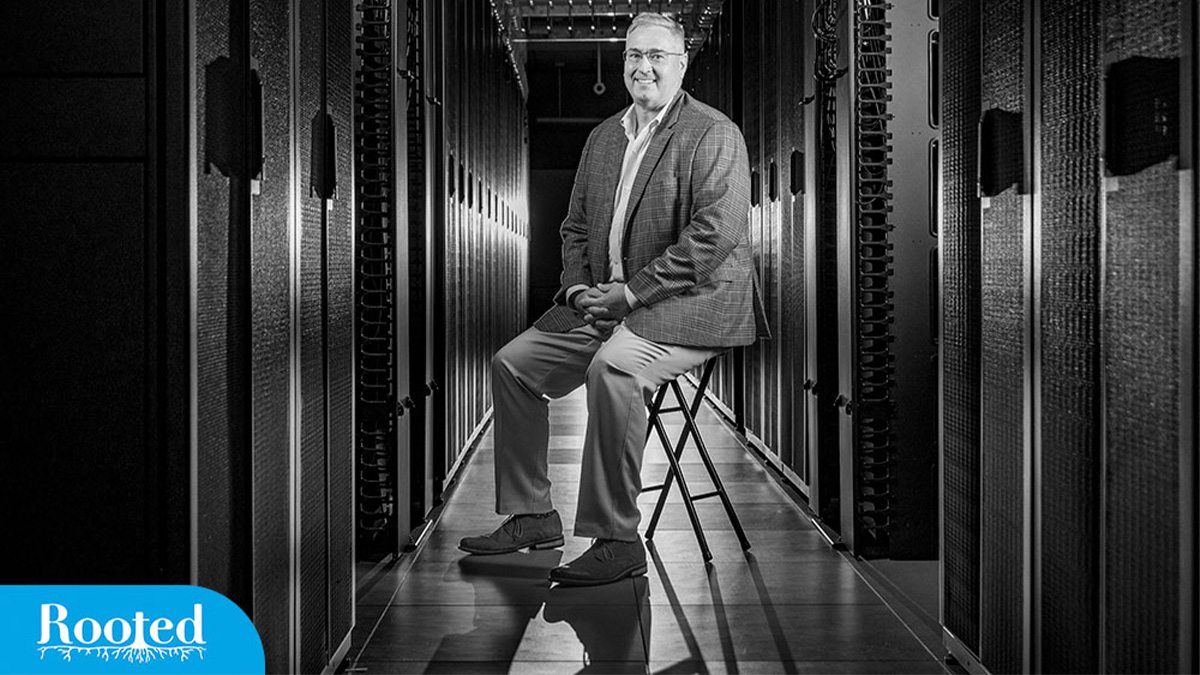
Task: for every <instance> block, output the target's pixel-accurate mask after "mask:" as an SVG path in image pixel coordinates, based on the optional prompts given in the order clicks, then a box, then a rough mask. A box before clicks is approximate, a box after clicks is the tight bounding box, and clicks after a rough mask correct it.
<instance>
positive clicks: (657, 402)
mask: <svg viewBox="0 0 1200 675" xmlns="http://www.w3.org/2000/svg"><path fill="white" fill-rule="evenodd" d="M717 358H718V357H717V356H714V357H712V358H711V359H709V360H708V361H706V362H705V363H704V371H703V373H702V374H701V376H700V382H699V384H697V385H696V395H695V396H694V397H693V398H692V400H691V401H690V402H688V401H687V400H686V399H685V398H684V395H683V389H682V388H681V387H680V386H679V380H678V379H675V380H672V381H670V382H666V383H663V385H662V386H660V387H659V388H658V391H657V392H656V393H655V394H654V400H653V401H652V402H651V403H650V408H649V410H650V420H649V422H650V423H649V426H648V428H647V429H646V440H647V441H649V440H650V434H651V432H652V431H657V432H658V440H659V442H661V443H662V447H663V451H664V452H665V453H666V455H667V461H668V462H670V468H669V469H668V470H667V477H666V480H665V481H664V482H663V483H662V484H660V485H651V486H649V487H644V488H642V492H652V491H654V490H661V493H660V494H659V496H658V503H657V504H656V505H655V506H654V515H653V516H652V517H651V518H650V526H649V527H648V528H646V538H647V539H652V538H653V537H654V529H655V528H656V527H657V526H658V518H659V516H661V515H662V509H663V505H664V504H666V503H667V496H668V493H669V492H670V490H671V483H672V481H674V480H678V481H679V492H680V494H681V495H682V496H683V505H684V507H685V508H686V509H687V514H688V518H689V519H690V520H691V521H692V530H693V531H694V532H695V533H696V541H697V542H699V544H700V553H701V554H702V555H703V556H704V562H706V563H707V562H709V561H711V560H712V551H710V550H709V548H708V540H707V539H706V538H705V537H704V528H703V526H701V525H700V518H699V517H698V516H697V515H696V506H695V504H694V503H693V502H696V501H699V500H701V499H707V498H709V497H720V498H721V503H722V504H724V506H725V513H726V514H728V516H729V522H731V523H733V529H734V531H736V532H737V536H738V540H739V541H741V543H742V548H743V549H745V550H748V549H749V548H750V540H748V539H747V538H746V532H745V531H744V530H743V529H742V522H741V521H740V520H738V516H737V512H736V511H734V510H733V504H732V503H731V502H730V501H729V495H728V494H726V492H725V486H724V485H723V484H722V483H721V477H720V476H718V475H717V468H716V466H714V465H713V461H712V458H711V457H710V456H709V454H708V448H707V447H706V446H705V445H704V439H703V438H702V437H701V436H700V427H699V426H697V424H696V414H697V413H698V412H700V406H701V404H703V403H704V391H705V389H707V388H708V381H709V379H710V378H711V377H712V373H713V368H714V367H716V365H717ZM668 388H670V389H671V390H672V391H674V392H675V401H676V404H677V405H676V406H675V407H672V408H664V407H662V405H663V402H664V401H665V399H666V396H667V389H668ZM672 412H678V413H682V414H683V431H682V433H680V434H679V439H678V441H676V442H675V443H674V444H672V443H671V439H670V437H669V436H668V435H667V430H666V427H664V426H663V423H662V419H661V418H660V416H661V415H662V414H663V413H672ZM689 436H691V437H692V439H693V440H694V441H695V445H696V450H697V451H699V453H700V460H701V461H702V462H704V468H705V469H706V470H707V471H708V476H709V478H710V479H712V484H713V487H715V488H716V489H715V490H713V491H712V492H705V493H702V494H698V495H693V494H692V493H691V490H689V489H688V485H687V481H686V480H684V477H683V471H682V470H681V468H680V466H679V460H680V458H681V457H682V456H683V449H684V447H685V446H686V445H687V440H688V437H689ZM672 445H674V450H672V449H671V448H672Z"/></svg>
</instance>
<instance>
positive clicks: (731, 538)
mask: <svg viewBox="0 0 1200 675" xmlns="http://www.w3.org/2000/svg"><path fill="white" fill-rule="evenodd" d="M705 538H706V539H707V540H708V546H709V550H710V551H712V554H713V561H714V562H715V563H723V562H726V561H735V562H736V561H742V560H745V559H746V557H747V556H749V557H752V558H753V559H755V560H757V561H759V562H760V563H761V562H764V561H768V560H781V561H795V562H803V561H809V560H827V561H830V562H835V563H842V564H847V565H848V564H849V563H846V561H845V560H844V559H843V558H842V556H841V555H840V554H838V553H837V552H836V551H834V550H833V549H832V548H830V546H829V544H828V542H826V541H825V539H823V538H822V537H821V535H819V534H818V533H817V532H816V530H813V529H808V530H801V531H789V530H756V531H755V532H754V533H753V534H748V535H747V538H748V539H750V550H748V551H746V550H743V549H742V546H741V542H739V541H738V538H737V534H736V533H734V532H733V531H732V530H706V531H705ZM647 548H653V550H654V553H655V554H657V555H658V556H659V558H660V559H661V560H664V561H672V562H701V557H700V547H699V545H698V544H697V543H696V535H695V534H694V533H693V532H691V531H690V530H667V531H661V532H656V533H655V534H654V538H653V539H652V540H650V541H649V542H648V543H647Z"/></svg>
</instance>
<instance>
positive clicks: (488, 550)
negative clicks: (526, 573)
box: [458, 511, 563, 555]
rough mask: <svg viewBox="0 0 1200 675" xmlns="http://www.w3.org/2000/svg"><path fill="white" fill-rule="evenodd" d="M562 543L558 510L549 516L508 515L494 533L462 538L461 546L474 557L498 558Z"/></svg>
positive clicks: (459, 545)
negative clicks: (503, 554)
mask: <svg viewBox="0 0 1200 675" xmlns="http://www.w3.org/2000/svg"><path fill="white" fill-rule="evenodd" d="M562 544H563V528H562V518H559V517H558V511H551V512H550V513H549V515H546V516H534V515H520V516H509V517H508V520H506V521H504V524H503V525H501V526H500V527H499V528H498V529H497V530H496V531H495V532H493V533H491V534H486V535H483V536H481V537H463V539H462V541H460V542H459V543H458V547H459V548H460V549H462V550H464V551H466V552H467V553H473V554H475V555H496V554H498V553H512V552H513V551H520V550H521V549H523V548H533V549H538V548H554V547H555V546H562Z"/></svg>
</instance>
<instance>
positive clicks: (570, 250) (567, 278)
mask: <svg viewBox="0 0 1200 675" xmlns="http://www.w3.org/2000/svg"><path fill="white" fill-rule="evenodd" d="M595 137H596V132H595V131H593V132H592V133H591V134H589V135H588V139H587V142H586V143H585V144H584V146H583V154H582V156H580V158H579V168H578V169H576V170H575V185H574V186H573V187H572V188H571V203H570V205H569V206H568V208H567V217H566V218H565V219H563V222H562V226H561V227H559V235H560V236H561V237H562V264H563V269H562V276H561V277H560V281H561V283H560V285H559V289H558V293H556V294H555V295H554V303H555V304H558V305H566V304H567V292H568V291H569V290H570V289H571V287H572V286H576V285H580V284H582V285H584V286H587V287H589V288H590V287H591V286H592V271H591V267H590V265H589V263H588V221H587V200H586V199H585V197H586V195H587V176H588V173H589V172H588V160H589V157H590V155H591V151H592V142H593V140H594V139H595Z"/></svg>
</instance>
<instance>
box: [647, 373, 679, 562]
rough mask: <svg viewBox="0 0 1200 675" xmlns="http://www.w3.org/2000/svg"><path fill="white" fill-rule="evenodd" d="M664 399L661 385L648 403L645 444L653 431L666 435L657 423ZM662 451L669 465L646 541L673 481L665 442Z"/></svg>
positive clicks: (664, 386) (656, 523) (649, 537)
mask: <svg viewBox="0 0 1200 675" xmlns="http://www.w3.org/2000/svg"><path fill="white" fill-rule="evenodd" d="M666 397H667V387H666V385H663V386H661V387H659V388H658V391H657V392H655V394H654V400H653V402H651V403H650V415H649V418H648V419H647V424H646V442H647V443H649V442H650V434H653V433H654V432H655V430H657V431H658V433H659V434H660V436H662V435H664V434H665V433H666V431H665V429H663V427H662V423H661V422H660V421H659V417H660V413H659V411H660V410H662V405H663V403H664V400H663V399H665V398H666ZM663 450H664V451H665V452H666V453H667V462H668V463H669V466H668V468H667V476H666V478H664V479H663V484H662V487H660V488H658V489H659V490H660V494H659V496H658V501H657V502H655V504H654V515H652V516H651V517H650V525H649V526H648V527H647V528H646V538H647V539H653V538H654V530H655V528H657V527H658V519H659V517H660V516H661V515H662V509H663V504H664V503H666V501H667V492H668V491H669V490H670V489H671V481H673V480H675V468H674V463H673V462H671V451H670V449H668V447H667V445H666V443H665V441H664V443H663Z"/></svg>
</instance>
